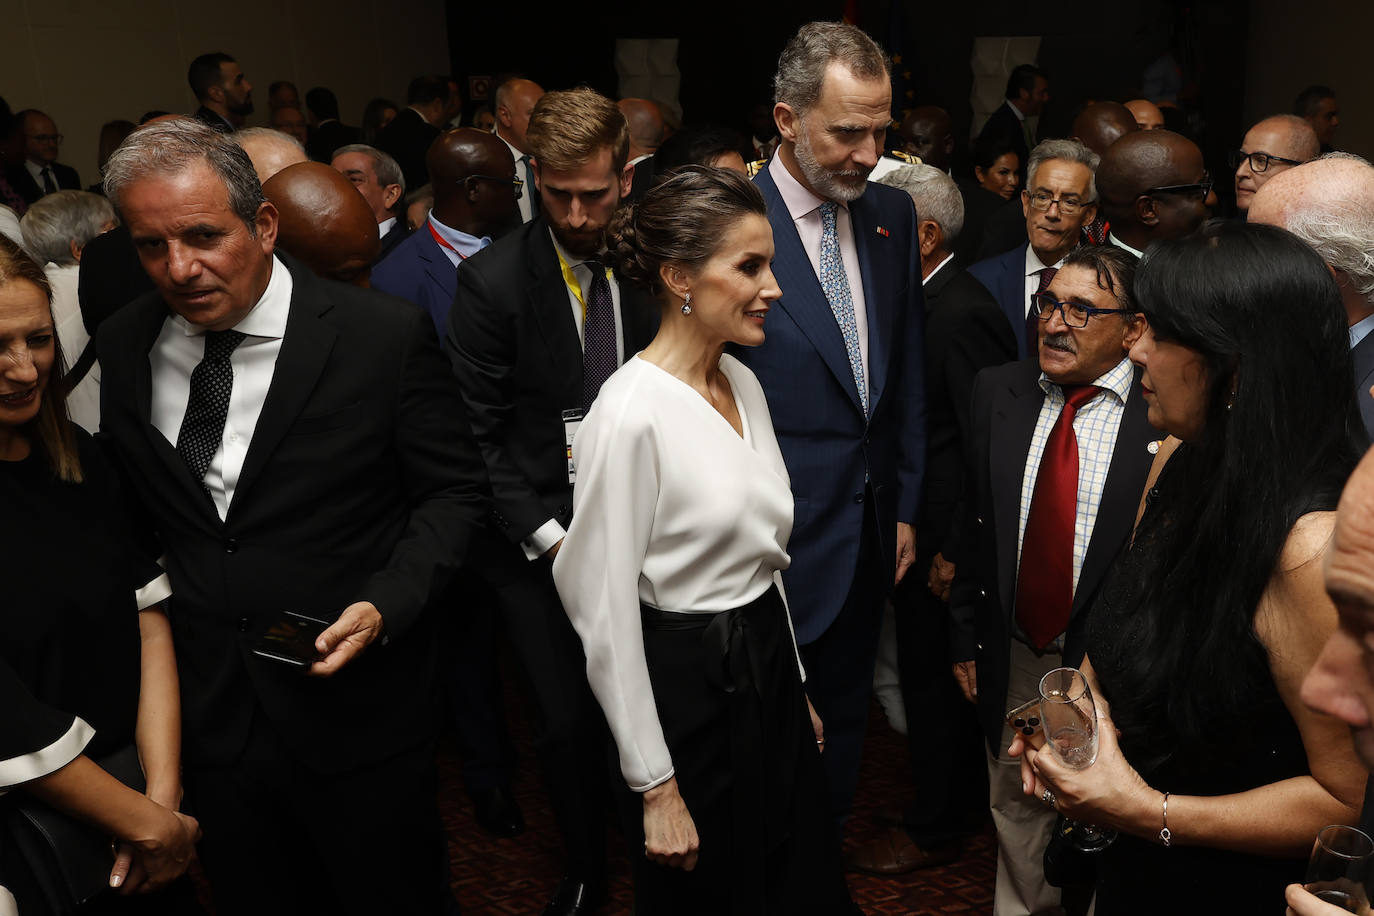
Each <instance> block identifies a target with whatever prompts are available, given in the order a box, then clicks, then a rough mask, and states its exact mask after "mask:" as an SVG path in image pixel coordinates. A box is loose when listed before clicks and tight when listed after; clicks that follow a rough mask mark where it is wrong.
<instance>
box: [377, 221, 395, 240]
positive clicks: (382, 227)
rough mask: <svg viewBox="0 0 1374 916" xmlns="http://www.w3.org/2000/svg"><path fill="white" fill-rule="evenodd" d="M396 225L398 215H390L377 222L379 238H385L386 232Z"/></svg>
mask: <svg viewBox="0 0 1374 916" xmlns="http://www.w3.org/2000/svg"><path fill="white" fill-rule="evenodd" d="M394 225H396V217H394V216H389V217H387V218H386V219H384V220H382V221H381V222H380V223H378V224H377V238H379V239H384V238H386V234H387V233H388V232H390V231H391V227H392V226H394Z"/></svg>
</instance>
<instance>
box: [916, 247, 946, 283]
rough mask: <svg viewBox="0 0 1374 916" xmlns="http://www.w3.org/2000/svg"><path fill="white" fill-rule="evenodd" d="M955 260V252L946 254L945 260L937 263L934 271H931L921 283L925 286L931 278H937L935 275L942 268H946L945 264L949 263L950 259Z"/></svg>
mask: <svg viewBox="0 0 1374 916" xmlns="http://www.w3.org/2000/svg"><path fill="white" fill-rule="evenodd" d="M953 260H954V254H953V252H951V253H950V254H947V255H945V259H944V260H943V261H941V262H940V263H939V264H936V265H935V269H934V270H932V271H931V272H930V276H928V277H926V278H925V279H924V280H922V281H921V285H922V286H925V285H927V284H929V283H930V281H931V280H934V279H935V275H936V274H938V273H939V272H940V271H941V270H942V269H944V266H945V265H946V264H948V263H949V262H950V261H953Z"/></svg>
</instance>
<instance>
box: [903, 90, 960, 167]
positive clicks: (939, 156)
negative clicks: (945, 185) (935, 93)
mask: <svg viewBox="0 0 1374 916" xmlns="http://www.w3.org/2000/svg"><path fill="white" fill-rule="evenodd" d="M897 134H898V136H900V137H901V141H902V151H903V152H905V153H909V154H910V155H912V156H916V157H917V158H919V159H920V160H921V161H922V162H924V163H925V164H926V165H931V166H934V167H935V168H937V169H939V170H940V171H942V172H944V173H945V174H949V166H950V161H951V160H952V159H953V158H954V131H953V129H952V127H951V125H950V121H949V112H947V111H945V110H944V109H943V108H940V107H938V106H936V105H922V106H920V107H918V108H913V109H911V111H909V112H908V113H907V116H906V117H905V118H902V123H901V125H900V126H899V127H898V128H897Z"/></svg>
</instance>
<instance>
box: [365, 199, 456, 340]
mask: <svg viewBox="0 0 1374 916" xmlns="http://www.w3.org/2000/svg"><path fill="white" fill-rule="evenodd" d="M398 225H399V224H398ZM457 276H458V268H457V267H455V266H454V265H453V262H452V261H450V260H449V259H448V256H447V255H445V254H444V252H443V249H441V248H440V247H439V243H438V242H436V241H434V233H432V232H430V231H429V228H428V227H427V226H421V227H420V228H419V230H417V231H415V232H412V233H411V234H410V235H408V236H406V237H405V238H404V239H402V240H401V242H400V243H399V244H397V246H396V247H395V248H393V249H391V254H389V255H387V256H386V257H384V258H382V260H381V261H380V262H379V263H378V264H377V266H376V267H374V268H372V288H373V289H379V290H381V291H382V292H384V293H390V294H391V295H393V296H400V297H401V298H402V299H408V300H410V301H411V302H414V303H415V304H416V305H418V306H419V307H420V308H422V309H424V310H425V311H426V312H427V313H428V314H429V317H430V319H431V320H433V322H434V328H435V331H436V332H437V333H438V334H439V335H440V337H441V338H442V336H443V335H444V334H445V333H446V332H447V331H448V312H449V309H451V308H452V307H453V294H454V292H455V291H456V290H457V288H458V287H457Z"/></svg>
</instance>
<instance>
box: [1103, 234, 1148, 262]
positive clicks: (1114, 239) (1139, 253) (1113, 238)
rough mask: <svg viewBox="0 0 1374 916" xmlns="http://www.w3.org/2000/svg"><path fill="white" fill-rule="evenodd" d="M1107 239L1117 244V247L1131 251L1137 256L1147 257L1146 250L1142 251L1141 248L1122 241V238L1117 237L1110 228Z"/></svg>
mask: <svg viewBox="0 0 1374 916" xmlns="http://www.w3.org/2000/svg"><path fill="white" fill-rule="evenodd" d="M1107 241H1108V242H1110V243H1111V244H1113V245H1115V246H1116V247H1117V248H1120V249H1121V250H1122V251H1129V252H1130V253H1131V254H1133V255H1135V256H1136V257H1137V258H1143V257H1145V252H1143V251H1141V250H1140V249H1139V248H1132V247H1131V246H1130V245H1127V244H1126V243H1125V242H1123V241H1121V239H1119V238H1117V237H1116V236H1115V235H1112V233H1111V231H1110V230H1108V232H1107Z"/></svg>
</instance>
